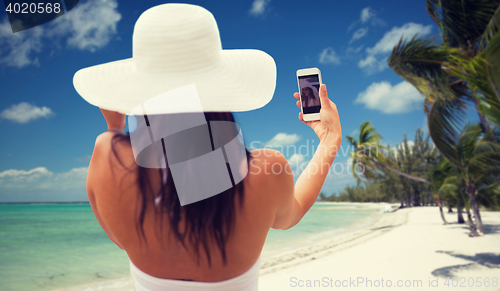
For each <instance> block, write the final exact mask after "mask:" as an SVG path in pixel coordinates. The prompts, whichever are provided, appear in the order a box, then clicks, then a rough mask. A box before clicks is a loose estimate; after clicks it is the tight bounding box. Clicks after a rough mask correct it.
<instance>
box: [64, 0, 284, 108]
mask: <svg viewBox="0 0 500 291" xmlns="http://www.w3.org/2000/svg"><path fill="white" fill-rule="evenodd" d="M132 45H133V48H132V49H133V56H132V58H129V59H124V60H119V61H114V62H110V63H105V64H101V65H96V66H92V67H88V68H84V69H81V70H79V71H78V72H76V73H75V76H74V77H73V84H74V86H75V89H76V91H77V92H78V93H79V94H80V95H81V96H82V97H83V98H84V99H85V100H86V101H87V102H89V103H91V104H93V105H95V106H98V107H100V108H103V109H107V110H113V111H117V112H120V113H124V114H131V113H132V112H133V111H134V109H135V108H137V107H138V106H141V104H144V102H145V101H147V100H149V99H151V98H154V97H157V96H161V94H165V93H166V92H169V91H172V90H174V89H178V88H181V87H186V86H187V85H193V84H194V85H195V89H196V91H197V95H198V97H199V103H198V102H192V98H191V99H190V98H186V99H184V98H182V94H180V95H179V94H177V95H176V96H178V97H175V98H169V99H168V102H166V104H162V105H161V106H154V107H152V106H149V108H148V109H147V113H148V114H163V113H182V112H197V111H200V104H201V108H202V111H204V112H214V111H221V112H224V111H230V112H238V111H249V110H253V109H257V108H260V107H263V106H264V105H266V104H267V103H268V102H269V101H271V99H272V97H273V94H274V90H275V87H276V64H275V62H274V60H273V58H272V57H271V56H270V55H268V54H267V53H265V52H263V51H260V50H254V49H232V50H223V49H222V45H221V41H220V36H219V30H218V27H217V23H216V22H215V19H214V17H213V15H212V14H211V13H210V12H209V11H207V10H206V9H204V8H202V7H200V6H196V5H189V4H163V5H159V6H155V7H152V8H150V9H148V10H147V11H145V12H144V13H142V15H141V16H140V17H139V19H138V20H137V22H136V24H135V27H134V34H133V44H132ZM187 87H189V88H192V86H191V87H190V86H187ZM194 103H198V104H194Z"/></svg>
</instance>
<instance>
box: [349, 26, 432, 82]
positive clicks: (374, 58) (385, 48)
mask: <svg viewBox="0 0 500 291" xmlns="http://www.w3.org/2000/svg"><path fill="white" fill-rule="evenodd" d="M431 30H432V26H431V25H427V26H424V25H422V24H417V23H413V22H410V23H407V24H405V25H403V26H401V27H397V26H396V27H393V28H392V29H391V31H388V32H387V33H386V34H385V35H384V37H382V39H381V40H379V41H378V42H377V44H375V46H374V47H371V48H367V49H366V53H367V56H366V58H365V59H364V60H360V61H359V63H358V67H359V68H361V69H363V70H364V71H365V72H366V73H368V74H373V73H376V72H381V71H383V70H384V69H385V68H387V61H386V60H387V58H388V55H389V54H390V52H392V49H393V48H394V46H395V45H396V44H397V43H398V42H399V40H400V39H401V37H402V36H404V38H405V39H408V38H411V37H413V36H414V35H415V34H417V33H418V35H419V36H426V35H428V34H430V33H431Z"/></svg>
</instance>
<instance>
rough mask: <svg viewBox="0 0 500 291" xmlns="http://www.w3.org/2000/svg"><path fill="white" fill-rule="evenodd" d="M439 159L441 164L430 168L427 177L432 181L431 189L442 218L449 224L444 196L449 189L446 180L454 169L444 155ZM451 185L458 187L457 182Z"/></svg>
mask: <svg viewBox="0 0 500 291" xmlns="http://www.w3.org/2000/svg"><path fill="white" fill-rule="evenodd" d="M438 159H440V160H441V161H440V162H439V164H437V165H436V166H434V167H433V168H432V169H430V171H429V172H428V173H427V176H428V178H427V179H428V180H430V181H431V191H432V192H433V194H434V199H436V201H437V203H438V207H439V214H440V216H441V219H442V220H443V223H444V224H449V223H448V221H446V218H444V213H443V199H444V196H446V194H447V191H446V190H447V189H448V183H446V184H445V180H446V178H447V177H448V176H449V174H450V172H451V170H452V169H451V167H450V166H449V165H450V164H449V162H448V160H446V159H443V158H442V156H440V157H439V158H438ZM443 186H444V187H443ZM451 186H452V187H456V186H455V184H451ZM453 190H455V189H453Z"/></svg>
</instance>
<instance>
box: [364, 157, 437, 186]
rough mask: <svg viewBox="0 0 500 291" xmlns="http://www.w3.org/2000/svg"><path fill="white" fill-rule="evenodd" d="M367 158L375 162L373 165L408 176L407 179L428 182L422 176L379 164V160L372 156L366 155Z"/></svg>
mask: <svg viewBox="0 0 500 291" xmlns="http://www.w3.org/2000/svg"><path fill="white" fill-rule="evenodd" d="M368 158H369V159H370V161H372V162H373V163H375V165H377V166H378V167H382V168H384V169H386V170H389V171H391V172H393V173H395V174H398V175H400V176H403V177H406V178H408V179H411V180H414V181H417V182H421V183H428V182H427V180H425V179H424V178H420V177H415V176H412V175H409V174H406V173H403V172H401V171H398V170H396V169H393V168H391V167H389V166H387V165H384V164H381V163H379V162H377V161H375V160H374V159H373V158H371V157H368Z"/></svg>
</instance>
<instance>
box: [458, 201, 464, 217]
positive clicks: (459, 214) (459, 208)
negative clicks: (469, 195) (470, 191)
mask: <svg viewBox="0 0 500 291" xmlns="http://www.w3.org/2000/svg"><path fill="white" fill-rule="evenodd" d="M461 204H462V203H460V199H458V200H457V219H458V223H465V220H464V216H463V215H462V205H461Z"/></svg>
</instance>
